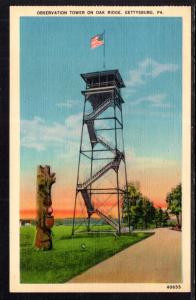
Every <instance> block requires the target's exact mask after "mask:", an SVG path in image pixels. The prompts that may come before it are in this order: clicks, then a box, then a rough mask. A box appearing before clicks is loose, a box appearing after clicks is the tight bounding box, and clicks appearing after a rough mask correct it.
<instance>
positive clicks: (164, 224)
mask: <svg viewBox="0 0 196 300" xmlns="http://www.w3.org/2000/svg"><path fill="white" fill-rule="evenodd" d="M169 219H170V217H169V214H168V211H167V210H165V211H163V216H162V226H163V227H165V226H167V225H168V224H167V221H168V220H169Z"/></svg>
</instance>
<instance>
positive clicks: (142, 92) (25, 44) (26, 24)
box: [20, 17, 182, 174]
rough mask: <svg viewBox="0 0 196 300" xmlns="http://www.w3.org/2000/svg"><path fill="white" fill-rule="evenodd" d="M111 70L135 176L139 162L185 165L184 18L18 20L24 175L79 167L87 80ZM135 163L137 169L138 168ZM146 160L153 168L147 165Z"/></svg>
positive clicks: (30, 18) (22, 164) (22, 168)
mask: <svg viewBox="0 0 196 300" xmlns="http://www.w3.org/2000/svg"><path fill="white" fill-rule="evenodd" d="M103 30H105V32H106V36H105V47H106V48H105V49H106V69H119V71H120V73H121V76H122V78H123V80H124V82H125V84H126V88H125V89H124V90H123V91H122V94H123V97H124V100H125V104H124V107H123V109H124V123H125V126H124V137H125V146H126V151H127V157H128V158H127V159H128V160H129V161H128V163H130V164H129V166H130V168H131V167H132V170H131V172H134V166H135V168H136V165H137V164H138V163H139V162H141V164H142V163H143V165H142V167H141V168H144V165H145V164H151V163H152V164H154V165H155V166H156V165H157V167H158V168H161V166H162V165H163V163H164V162H166V164H167V162H168V163H169V164H170V163H173V162H174V165H175V166H177V167H180V165H181V109H182V105H181V103H182V95H181V92H182V91H181V76H182V68H181V67H182V66H181V59H182V58H181V50H182V49H181V35H182V24H181V18H166V17H162V18H145V17H144V18H139V17H138V18H136V17H132V18H131V17H125V18H121V17H118V18H110V17H107V18H104V17H103V18H102V17H97V18H95V17H93V18H90V17H84V18H82V17H75V18H74V17H73V18H72V17H67V18H66V17H65V18H64V17H59V18H55V17H51V18H47V17H45V18H44V17H22V18H21V22H20V65H21V69H20V70H21V77H20V87H21V88H20V95H21V98H20V101H21V102H20V103H21V105H20V109H21V170H22V172H30V173H31V172H32V173H33V174H35V171H34V170H35V169H34V168H35V167H36V166H37V164H40V163H41V164H45V163H47V164H50V165H53V166H54V168H56V169H61V168H62V167H63V168H65V166H66V165H67V166H68V165H70V163H72V164H74V166H75V165H76V166H77V158H78V148H79V141H80V128H81V120H82V115H81V112H82V109H83V97H82V95H81V90H82V89H84V82H83V81H82V78H81V77H80V73H85V72H91V71H92V72H93V71H98V70H102V69H103V46H101V47H99V48H96V49H93V50H92V49H90V38H91V37H93V36H94V35H95V34H97V33H102V32H103ZM134 161H135V163H136V164H135V165H134V163H133V162H134ZM147 162H148V163H147Z"/></svg>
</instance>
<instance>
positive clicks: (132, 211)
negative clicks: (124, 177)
mask: <svg viewBox="0 0 196 300" xmlns="http://www.w3.org/2000/svg"><path fill="white" fill-rule="evenodd" d="M181 198H182V196H181V184H178V185H177V186H176V187H175V188H173V189H172V190H171V191H170V192H169V193H168V194H167V196H166V204H167V208H166V209H164V210H163V209H162V208H161V207H158V208H157V207H155V206H154V203H153V202H152V201H151V200H150V199H149V198H147V197H145V196H143V195H142V193H141V191H140V184H139V182H129V183H128V185H127V187H126V188H125V193H124V195H123V207H122V215H123V222H124V223H126V224H127V225H128V227H129V228H130V227H132V228H133V229H138V228H140V229H141V228H143V229H147V228H153V227H156V228H158V227H166V226H168V225H171V222H170V224H169V220H170V214H174V215H175V216H176V222H177V225H178V226H179V227H180V226H181V220H180V216H181Z"/></svg>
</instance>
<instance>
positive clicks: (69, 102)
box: [56, 99, 78, 108]
mask: <svg viewBox="0 0 196 300" xmlns="http://www.w3.org/2000/svg"><path fill="white" fill-rule="evenodd" d="M77 105H78V101H77V100H72V99H70V100H65V101H63V102H59V103H57V104H56V106H57V107H60V108H63V107H64V108H71V107H75V106H77Z"/></svg>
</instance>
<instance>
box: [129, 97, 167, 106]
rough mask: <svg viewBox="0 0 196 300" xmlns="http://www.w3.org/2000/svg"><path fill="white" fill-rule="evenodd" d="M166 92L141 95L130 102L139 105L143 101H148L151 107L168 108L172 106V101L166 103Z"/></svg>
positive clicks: (132, 104)
mask: <svg viewBox="0 0 196 300" xmlns="http://www.w3.org/2000/svg"><path fill="white" fill-rule="evenodd" d="M166 96H167V95H166V94H155V95H149V96H144V97H140V98H138V99H136V100H134V101H131V102H130V103H129V104H130V105H131V106H138V105H140V104H143V103H147V104H148V105H149V106H150V107H155V108H156V107H157V108H166V107H171V104H170V103H166V102H165V101H164V100H165V99H166Z"/></svg>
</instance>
